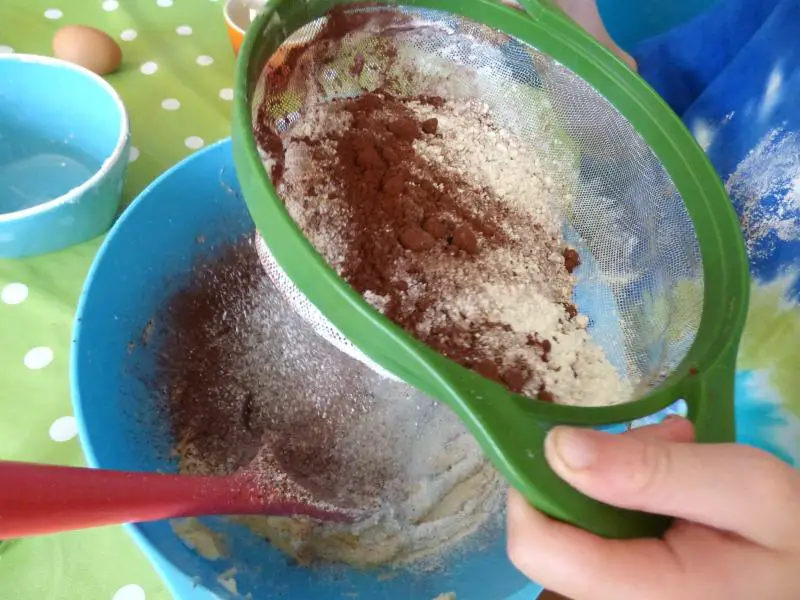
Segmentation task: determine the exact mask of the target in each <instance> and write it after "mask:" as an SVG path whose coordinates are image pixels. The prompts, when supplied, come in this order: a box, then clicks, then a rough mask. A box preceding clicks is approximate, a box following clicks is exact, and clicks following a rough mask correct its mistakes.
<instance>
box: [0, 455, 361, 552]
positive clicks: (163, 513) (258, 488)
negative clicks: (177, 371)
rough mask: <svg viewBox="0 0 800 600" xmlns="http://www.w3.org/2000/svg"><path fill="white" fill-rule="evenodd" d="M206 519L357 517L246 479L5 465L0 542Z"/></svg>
mask: <svg viewBox="0 0 800 600" xmlns="http://www.w3.org/2000/svg"><path fill="white" fill-rule="evenodd" d="M204 515H272V516H295V515H304V516H308V517H312V518H314V519H318V520H321V521H338V522H347V521H351V520H353V518H354V513H353V512H350V511H347V510H346V509H338V508H336V507H332V506H324V507H323V508H320V507H319V506H315V505H313V504H308V503H304V502H301V501H298V500H297V499H293V498H292V497H290V496H289V495H287V494H286V493H285V492H279V491H278V490H276V489H271V490H270V489H264V483H263V482H259V481H257V480H256V478H255V476H253V475H251V474H247V473H242V474H238V475H233V476H229V477H189V476H182V475H160V474H156V473H128V472H124V471H104V470H100V469H84V468H75V467H57V466H51V465H38V464H30V463H18V462H3V461H0V539H11V538H20V537H29V536H34V535H44V534H48V533H57V532H62V531H70V530H74V529H87V528H90V527H100V526H103V525H116V524H120V523H132V522H142V521H157V520H160V519H173V518H177V517H189V516H204Z"/></svg>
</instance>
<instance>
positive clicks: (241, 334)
mask: <svg viewBox="0 0 800 600" xmlns="http://www.w3.org/2000/svg"><path fill="white" fill-rule="evenodd" d="M149 323H152V325H147V326H145V328H146V330H147V332H148V337H149V338H150V343H148V344H147V345H146V346H145V345H139V346H136V347H135V348H134V351H133V352H134V354H132V356H136V360H138V358H139V357H138V355H136V354H135V353H136V352H145V353H146V354H147V355H148V356H149V357H151V358H154V359H155V364H156V369H157V371H156V377H155V378H148V379H147V380H146V384H147V385H148V386H150V388H151V389H152V392H153V393H154V394H156V395H157V396H158V397H159V398H162V399H163V403H164V409H165V410H164V412H165V416H166V418H167V419H168V421H169V423H170V424H171V426H172V432H173V435H174V438H175V439H176V441H177V445H176V450H177V453H178V455H179V457H180V467H181V471H182V472H184V473H188V474H215V475H224V474H232V473H235V472H238V473H240V474H241V475H243V476H244V475H249V476H255V477H256V478H257V481H258V482H259V483H260V485H261V487H262V489H263V491H264V493H268V492H269V491H270V490H271V489H278V490H279V491H281V492H282V494H283V495H284V497H290V498H295V499H297V500H301V501H304V502H307V503H313V504H316V505H318V506H321V507H324V508H326V509H330V508H331V505H333V506H336V507H350V506H355V507H359V508H360V509H364V511H365V512H366V513H368V514H364V513H362V514H364V518H363V519H359V521H358V522H357V523H352V524H338V523H318V522H313V521H309V520H307V519H282V518H263V517H254V518H252V519H246V520H245V521H244V522H245V523H246V524H247V525H248V526H250V527H251V528H253V530H254V531H255V532H256V533H257V534H262V535H264V536H266V537H267V538H268V539H269V540H270V541H271V542H273V544H274V545H275V546H276V547H277V548H279V549H281V550H283V551H284V552H286V553H287V554H288V555H290V556H292V557H293V558H295V559H296V560H298V561H300V562H301V563H303V564H308V563H313V562H316V561H318V560H323V561H330V562H344V563H347V564H352V565H355V566H358V567H369V566H375V565H386V564H400V563H402V564H408V565H409V566H410V565H413V566H414V568H421V569H428V568H436V567H437V565H439V560H440V557H441V556H442V553H443V552H445V551H446V550H447V549H449V548H452V547H453V546H454V545H456V544H464V543H467V542H466V538H467V537H470V536H472V534H474V533H477V532H478V531H486V532H487V536H488V537H487V538H486V539H491V540H495V539H497V538H498V536H499V535H500V532H501V531H502V518H503V511H502V506H503V502H504V486H503V485H502V479H501V478H500V476H499V474H498V473H497V472H496V471H495V470H494V469H493V468H492V467H491V465H490V464H489V463H488V461H487V459H486V457H485V456H484V454H483V452H482V451H481V449H480V446H478V444H477V442H476V441H475V440H474V439H473V438H472V436H470V435H469V433H468V432H467V430H466V428H465V427H464V425H463V424H462V423H461V422H460V421H459V419H458V417H456V415H455V414H454V413H453V412H452V411H450V410H449V409H448V408H447V407H446V406H443V405H439V404H437V403H436V402H434V401H433V400H432V399H430V398H427V397H425V396H424V395H422V394H420V393H418V392H416V391H415V390H413V389H411V388H409V387H408V386H407V385H405V384H401V383H395V382H392V381H388V380H386V379H384V378H382V377H381V376H379V375H377V374H375V373H374V372H373V371H371V370H370V369H369V368H367V367H365V366H364V365H362V364H361V363H360V362H358V361H356V360H353V359H352V358H350V357H348V356H347V355H346V354H344V353H341V352H338V351H336V350H335V349H334V348H333V347H332V346H330V345H329V344H328V343H327V342H325V341H324V340H322V339H320V338H319V337H318V336H317V335H316V334H315V333H314V332H313V331H312V330H311V329H310V328H309V327H308V325H307V324H306V323H305V321H303V320H302V319H301V318H300V317H299V316H298V315H297V314H296V313H295V312H294V311H293V309H292V308H291V307H290V306H289V305H287V303H286V302H285V301H284V300H283V298H282V297H281V295H280V294H279V292H278V291H277V290H276V289H275V287H274V286H273V285H272V284H271V283H270V281H269V280H268V279H267V277H266V275H265V274H264V273H263V271H262V270H261V268H260V265H259V264H258V259H257V255H256V252H255V249H254V248H253V247H252V244H251V243H250V242H249V240H244V241H242V242H240V243H238V244H236V245H233V246H228V245H223V246H222V247H219V248H218V249H217V250H216V251H215V253H214V255H213V256H211V257H206V258H202V259H200V260H199V261H198V263H197V264H196V266H195V267H194V269H193V270H192V272H191V274H190V277H189V279H188V281H187V282H186V283H185V285H183V286H181V288H180V289H179V290H178V291H177V292H175V293H174V294H172V295H171V296H170V297H169V299H168V301H167V302H166V305H165V308H164V309H163V310H161V311H159V312H158V313H157V314H156V315H155V316H154V318H153V319H151V321H149ZM145 363H146V364H149V363H150V360H149V359H148V360H146V361H145ZM484 527H489V528H491V529H490V530H489V529H483V528H484ZM482 539H483V538H482V536H477V538H474V540H473V542H472V543H476V544H481V543H483V542H482Z"/></svg>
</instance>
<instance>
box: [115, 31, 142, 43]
mask: <svg viewBox="0 0 800 600" xmlns="http://www.w3.org/2000/svg"><path fill="white" fill-rule="evenodd" d="M138 35H139V34H138V33H137V32H136V30H135V29H126V30H125V31H123V32H122V33H120V34H119V37H120V39H121V40H122V41H123V42H132V41H133V40H135V39H136V36H138Z"/></svg>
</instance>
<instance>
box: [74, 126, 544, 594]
mask: <svg viewBox="0 0 800 600" xmlns="http://www.w3.org/2000/svg"><path fill="white" fill-rule="evenodd" d="M252 229H253V223H252V221H251V220H250V216H249V214H248V212H247V208H246V206H245V204H244V201H243V199H242V198H241V196H240V192H239V185H238V183H237V181H236V176H235V173H234V168H233V162H232V156H231V149H230V143H229V142H228V141H225V142H220V143H218V144H216V145H214V146H210V147H209V148H207V149H205V150H204V151H202V152H198V153H197V154H194V155H193V156H191V157H190V158H188V159H187V160H185V161H184V162H182V163H180V164H179V165H177V166H176V167H174V168H173V169H171V170H170V171H168V172H167V173H165V174H164V175H162V176H161V177H160V178H159V179H158V180H156V181H155V182H154V183H153V184H152V185H150V187H148V188H147V189H146V190H145V191H144V192H143V193H142V194H141V196H139V198H138V199H137V200H136V201H135V202H134V203H133V204H132V205H131V206H130V208H129V209H128V210H127V211H126V212H125V213H124V214H123V216H122V217H121V218H120V220H119V221H118V222H117V224H116V225H115V226H114V228H113V229H112V231H111V233H110V234H109V236H108V237H107V239H106V240H105V243H104V244H103V247H102V248H101V250H100V253H99V255H98V256H97V259H96V260H95V263H94V265H93V266H92V269H91V271H90V273H89V277H88V280H87V282H86V286H85V288H84V291H83V295H82V298H81V301H80V306H79V309H78V314H77V320H76V322H75V335H74V342H73V347H72V373H71V378H72V395H73V401H74V409H75V415H76V417H77V419H78V424H79V429H80V439H81V442H82V444H83V447H84V451H85V453H86V456H87V459H88V462H89V464H90V465H92V466H94V467H103V468H109V469H126V470H134V471H155V470H163V471H174V470H175V468H176V465H175V464H172V463H170V462H169V461H168V460H166V459H165V458H164V457H165V456H167V455H168V450H169V447H170V439H169V435H168V432H167V426H166V424H165V423H164V422H163V420H161V421H160V420H158V419H154V418H152V417H153V415H155V414H156V413H155V410H154V407H153V399H152V395H151V394H150V393H149V391H148V389H147V387H146V386H145V385H144V384H143V383H142V380H143V379H146V378H147V373H149V372H152V368H153V360H154V358H153V356H152V354H149V353H148V352H141V351H137V352H135V353H133V355H129V353H128V344H129V342H130V341H131V340H138V339H139V337H140V335H141V332H142V331H143V328H144V327H145V324H146V323H147V322H148V320H149V319H151V318H152V316H153V315H154V314H155V313H156V312H157V310H158V308H159V307H161V306H163V304H164V302H165V300H166V298H167V297H168V296H169V295H170V294H171V293H172V292H173V291H174V290H175V289H176V288H177V287H179V286H181V285H182V284H183V283H184V282H185V281H186V280H187V277H188V274H189V271H190V269H191V267H192V265H193V263H194V261H196V260H197V259H198V257H200V256H201V255H203V254H206V253H211V252H214V248H215V247H216V248H218V247H219V245H220V244H222V243H224V242H225V241H228V240H229V241H233V240H234V239H237V238H238V237H239V236H241V234H242V233H245V232H248V231H251V230H252ZM198 236H203V237H204V238H205V243H204V244H198V243H197V239H198ZM132 356H133V357H134V358H132ZM132 361H133V362H135V364H132ZM202 522H203V524H204V525H205V526H206V527H208V528H209V529H211V530H213V531H219V532H222V533H223V534H224V535H225V538H226V542H227V548H228V553H227V556H225V557H224V558H220V559H217V560H209V559H207V558H204V557H203V556H201V555H200V554H198V553H197V552H195V551H194V550H192V549H190V548H189V547H188V546H187V545H185V544H184V543H183V541H181V539H180V538H179V537H178V536H176V534H175V533H174V531H173V529H172V527H171V526H170V524H169V523H165V522H159V523H147V524H141V525H130V526H128V530H129V531H130V533H131V534H132V535H133V537H134V539H135V540H136V542H137V543H138V544H139V545H140V547H141V548H142V549H143V550H144V552H145V553H146V554H147V555H148V556H149V558H150V559H151V560H152V561H153V562H154V563H155V565H156V567H157V568H158V569H159V570H160V571H161V573H162V574H163V576H164V577H165V579H166V581H167V582H168V584H169V586H170V588H171V590H172V592H173V594H174V595H175V597H176V598H180V599H183V600H210V599H211V598H214V597H215V596H212V594H215V595H217V596H219V597H221V598H225V599H229V598H243V597H247V594H251V597H252V598H254V599H258V600H261V599H266V598H290V599H302V600H332V599H344V598H364V599H365V600H432V599H433V598H435V597H436V596H438V595H439V594H441V593H443V592H450V591H453V592H456V594H457V598H458V600H510V599H512V598H513V599H514V600H532V599H533V598H535V597H536V596H537V594H538V593H539V591H540V588H539V587H537V586H535V585H532V584H529V583H528V582H527V581H526V580H525V579H524V578H523V577H522V576H521V575H520V574H519V573H517V571H516V570H515V569H514V568H513V566H512V565H511V564H510V563H509V561H508V559H507V558H506V555H505V540H504V539H502V538H503V536H502V535H501V534H499V535H498V539H497V540H495V542H494V543H492V544H490V545H489V547H486V548H483V549H482V550H480V551H475V552H474V553H471V554H469V553H467V554H465V553H460V554H454V555H453V556H452V557H451V558H450V559H448V560H446V561H445V562H446V565H445V568H443V569H442V570H441V571H438V572H435V573H430V574H426V575H415V574H406V573H404V574H400V575H399V576H397V577H394V578H391V579H387V578H386V577H381V576H380V575H379V574H378V573H367V572H358V571H356V570H352V569H345V568H319V569H307V568H304V567H301V566H297V565H294V564H292V562H291V561H289V560H287V558H286V557H285V556H284V555H283V554H281V553H280V552H278V551H277V550H275V549H274V548H272V547H271V546H270V545H269V544H268V543H266V542H265V541H264V540H263V539H261V538H259V537H257V536H255V535H254V534H252V533H251V532H250V531H249V530H248V529H245V528H243V527H240V526H236V525H234V524H231V523H228V522H226V520H224V519H216V518H212V519H203V520H202ZM230 569H235V572H234V571H230ZM226 573H235V574H234V579H235V581H236V588H237V589H236V592H235V593H234V592H231V591H230V590H229V589H226V587H225V585H224V582H225V574H226Z"/></svg>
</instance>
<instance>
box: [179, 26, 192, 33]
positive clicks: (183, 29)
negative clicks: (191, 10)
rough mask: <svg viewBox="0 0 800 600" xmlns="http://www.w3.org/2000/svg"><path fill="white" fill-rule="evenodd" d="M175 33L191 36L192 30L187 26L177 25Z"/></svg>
mask: <svg viewBox="0 0 800 600" xmlns="http://www.w3.org/2000/svg"><path fill="white" fill-rule="evenodd" d="M175 33H177V34H178V35H192V28H191V27H189V26H188V25H178V27H177V28H176V29H175Z"/></svg>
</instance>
